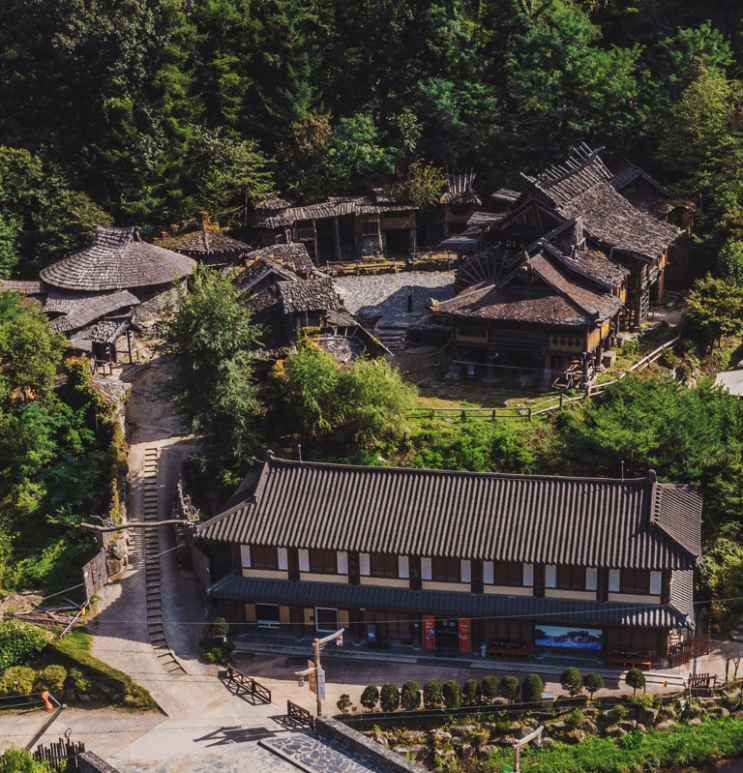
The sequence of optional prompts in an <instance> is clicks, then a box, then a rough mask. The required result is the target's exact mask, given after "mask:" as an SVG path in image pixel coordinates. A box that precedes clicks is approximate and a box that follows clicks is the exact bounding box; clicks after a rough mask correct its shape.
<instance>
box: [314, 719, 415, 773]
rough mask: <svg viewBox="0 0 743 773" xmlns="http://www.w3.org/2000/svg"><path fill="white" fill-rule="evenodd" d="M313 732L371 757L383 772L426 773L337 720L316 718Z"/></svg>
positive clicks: (413, 763)
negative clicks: (315, 731)
mask: <svg viewBox="0 0 743 773" xmlns="http://www.w3.org/2000/svg"><path fill="white" fill-rule="evenodd" d="M315 730H317V732H319V733H322V734H323V735H326V736H328V737H330V738H335V739H336V740H338V741H342V742H343V743H344V744H346V745H347V746H350V747H351V748H352V749H353V750H354V751H357V752H360V753H361V754H365V755H366V756H367V757H371V758H372V759H373V760H374V761H375V762H376V763H377V764H378V765H379V767H380V768H382V769H383V770H390V771H392V773H424V771H426V768H424V767H423V766H421V765H418V763H416V762H410V760H406V759H405V757H403V756H401V755H400V754H397V752H393V751H390V750H389V749H385V747H384V746H382V745H381V744H378V743H377V742H376V741H372V740H371V739H370V738H367V737H366V736H363V735H361V733H359V732H358V731H356V730H354V729H352V728H350V727H348V726H347V725H344V724H343V722H339V721H338V720H337V719H331V718H330V717H318V718H317V719H316V720H315Z"/></svg>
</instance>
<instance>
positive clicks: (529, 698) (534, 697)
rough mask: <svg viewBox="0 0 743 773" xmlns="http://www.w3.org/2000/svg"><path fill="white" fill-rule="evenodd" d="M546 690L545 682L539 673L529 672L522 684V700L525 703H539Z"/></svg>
mask: <svg viewBox="0 0 743 773" xmlns="http://www.w3.org/2000/svg"><path fill="white" fill-rule="evenodd" d="M543 692H544V682H543V681H542V680H541V679H540V678H539V676H538V675H537V674H529V676H527V677H526V679H524V683H523V684H522V685H521V700H522V701H524V703H539V702H540V701H541V700H542V693H543Z"/></svg>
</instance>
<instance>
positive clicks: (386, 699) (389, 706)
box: [379, 682, 400, 711]
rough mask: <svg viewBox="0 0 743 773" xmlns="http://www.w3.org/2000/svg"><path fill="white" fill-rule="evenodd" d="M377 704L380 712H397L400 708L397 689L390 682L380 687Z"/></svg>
mask: <svg viewBox="0 0 743 773" xmlns="http://www.w3.org/2000/svg"><path fill="white" fill-rule="evenodd" d="M379 704H380V706H381V707H382V711H397V709H399V708H400V691H399V690H398V689H397V685H395V684H392V682H387V683H386V684H383V685H382V691H381V693H380V695H379Z"/></svg>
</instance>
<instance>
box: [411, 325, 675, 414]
mask: <svg viewBox="0 0 743 773" xmlns="http://www.w3.org/2000/svg"><path fill="white" fill-rule="evenodd" d="M680 338H681V336H680V335H679V336H676V338H674V339H672V340H671V341H667V342H666V343H664V344H663V345H662V346H659V347H658V348H657V349H655V350H654V351H652V352H650V354H648V355H647V356H646V357H643V358H642V359H641V360H640V361H639V362H636V363H635V364H634V365H633V366H632V367H631V368H630V369H629V370H628V371H627V373H632V372H633V371H635V370H643V369H644V368H647V367H648V366H649V365H652V364H653V363H654V362H656V360H659V359H660V358H661V357H662V356H663V352H664V351H665V350H666V349H668V348H670V347H671V346H675V345H676V344H677V343H678V342H679V339H680ZM627 373H622V375H621V376H619V378H616V379H614V380H613V381H605V382H603V383H601V384H592V385H589V386H588V387H587V388H586V391H585V392H584V393H583V394H581V395H577V396H576V397H567V396H566V395H564V394H561V395H560V396H559V397H551V398H550V399H549V400H544V401H543V402H541V403H537V404H536V405H529V406H524V407H523V408H415V409H414V410H412V411H409V412H408V413H406V414H405V415H406V416H407V417H408V418H409V419H429V418H430V419H433V418H435V417H436V416H444V417H446V416H448V417H450V418H461V420H462V421H467V419H490V420H491V421H495V420H496V419H528V420H529V421H531V420H532V418H533V417H534V416H539V415H540V414H542V413H549V412H550V411H557V410H562V408H563V407H565V406H566V405H570V403H575V402H578V401H579V400H585V399H586V398H587V397H598V396H599V395H602V394H604V392H606V387H608V386H610V385H611V384H616V383H617V382H619V381H621V380H622V379H623V378H625V376H626V375H627Z"/></svg>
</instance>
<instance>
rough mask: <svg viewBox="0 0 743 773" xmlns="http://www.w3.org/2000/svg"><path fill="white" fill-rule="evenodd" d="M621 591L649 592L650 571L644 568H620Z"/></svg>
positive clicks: (644, 594) (644, 593)
mask: <svg viewBox="0 0 743 773" xmlns="http://www.w3.org/2000/svg"><path fill="white" fill-rule="evenodd" d="M619 590H620V592H621V593H636V594H641V595H643V596H647V595H649V594H650V572H649V571H647V570H646V569H622V570H621V572H620V573H619Z"/></svg>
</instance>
